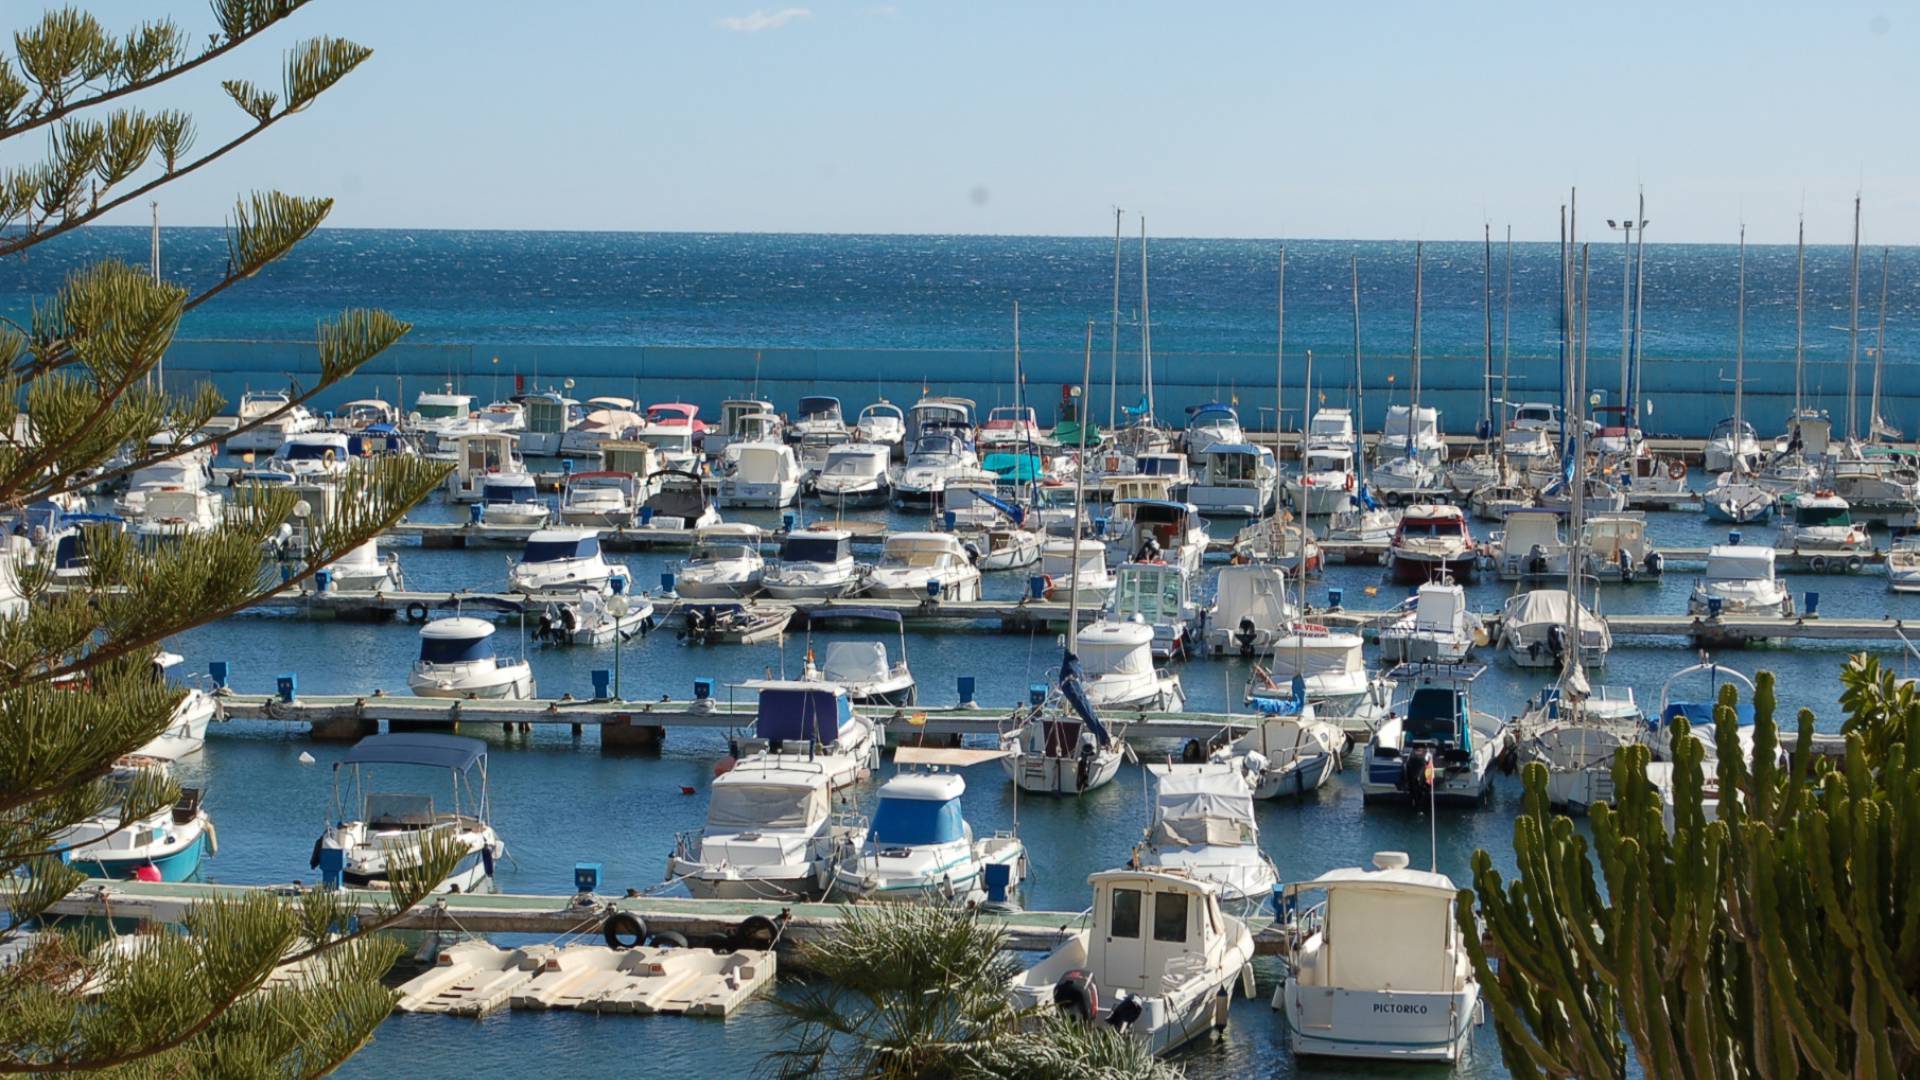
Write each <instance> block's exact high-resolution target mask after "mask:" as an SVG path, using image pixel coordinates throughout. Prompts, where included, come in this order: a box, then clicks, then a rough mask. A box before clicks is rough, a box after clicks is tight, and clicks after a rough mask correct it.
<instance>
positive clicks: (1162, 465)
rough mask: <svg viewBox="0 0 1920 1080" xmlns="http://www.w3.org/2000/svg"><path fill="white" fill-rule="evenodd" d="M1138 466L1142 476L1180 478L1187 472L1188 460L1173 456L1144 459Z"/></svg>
mask: <svg viewBox="0 0 1920 1080" xmlns="http://www.w3.org/2000/svg"><path fill="white" fill-rule="evenodd" d="M1137 465H1138V467H1139V470H1140V475H1141V476H1179V475H1180V474H1181V473H1183V472H1185V471H1186V466H1187V463H1186V460H1185V459H1184V458H1178V457H1174V456H1172V455H1170V454H1169V455H1165V456H1150V457H1143V458H1141V459H1140V460H1139V461H1138V462H1137Z"/></svg>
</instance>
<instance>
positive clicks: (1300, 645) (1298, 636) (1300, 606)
mask: <svg viewBox="0 0 1920 1080" xmlns="http://www.w3.org/2000/svg"><path fill="white" fill-rule="evenodd" d="M1300 397H1301V399H1302V400H1303V401H1305V402H1306V408H1307V409H1308V410H1311V409H1312V408H1313V350H1312V349H1308V350H1307V378H1306V385H1305V387H1304V388H1303V389H1302V390H1301V393H1300ZM1300 415H1302V416H1305V415H1307V413H1305V412H1303V413H1301V414H1300ZM1306 475H1307V426H1306V425H1304V424H1303V425H1301V428H1300V477H1301V479H1302V480H1305V479H1306ZM1306 500H1307V486H1306V484H1305V483H1302V484H1301V485H1300V503H1301V507H1300V517H1299V519H1298V524H1299V526H1300V546H1299V548H1298V549H1297V552H1298V555H1299V558H1300V595H1299V596H1298V597H1297V598H1296V600H1297V602H1296V603H1295V604H1294V608H1293V609H1294V611H1296V612H1301V613H1304V612H1305V611H1306V610H1307V510H1306ZM1273 518H1274V521H1276V522H1278V521H1279V520H1280V509H1279V506H1278V504H1275V506H1274V512H1273ZM1278 531H1279V530H1277V529H1276V530H1275V533H1276V536H1275V543H1274V547H1275V548H1276V549H1277V548H1279V546H1280V544H1279V542H1278V541H1279V537H1278V535H1277V534H1278ZM1293 637H1294V643H1295V644H1294V655H1293V670H1295V671H1299V672H1304V671H1305V668H1304V666H1303V665H1302V664H1301V662H1300V661H1301V657H1302V656H1303V655H1304V650H1305V649H1306V642H1305V641H1304V640H1303V637H1304V635H1303V634H1302V633H1301V632H1300V628H1299V627H1295V628H1294V631H1293Z"/></svg>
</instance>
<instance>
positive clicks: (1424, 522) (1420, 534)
mask: <svg viewBox="0 0 1920 1080" xmlns="http://www.w3.org/2000/svg"><path fill="white" fill-rule="evenodd" d="M1465 533H1466V527H1465V524H1464V523H1463V522H1461V521H1460V520H1459V519H1457V518H1409V519H1407V520H1405V521H1402V522H1401V523H1400V535H1401V536H1403V537H1405V538H1407V539H1409V540H1413V539H1421V538H1427V537H1456V536H1462V535H1465Z"/></svg>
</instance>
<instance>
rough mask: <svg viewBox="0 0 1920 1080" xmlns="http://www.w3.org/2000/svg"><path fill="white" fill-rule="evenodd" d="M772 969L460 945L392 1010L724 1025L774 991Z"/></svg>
mask: <svg viewBox="0 0 1920 1080" xmlns="http://www.w3.org/2000/svg"><path fill="white" fill-rule="evenodd" d="M778 968H779V962H778V961H777V960H776V959H775V955H774V953H773V952H772V951H770V950H759V949H732V950H728V951H725V952H718V951H715V950H712V949H696V948H658V947H654V946H644V945H643V946H637V947H634V948H630V949H620V950H615V949H612V948H609V947H607V946H605V945H589V944H573V945H551V944H548V945H525V946H521V947H519V948H506V947H504V946H499V945H492V944H489V943H487V942H484V941H461V942H457V943H455V944H453V945H449V946H446V947H444V948H442V949H440V950H439V951H438V952H437V953H435V955H434V961H433V965H432V966H431V967H429V968H428V969H427V970H426V971H424V972H421V973H420V974H419V975H416V976H414V977H413V978H411V979H408V980H407V981H406V982H405V983H403V984H401V986H400V992H399V993H400V996H399V999H398V1000H397V1001H395V1003H394V1006H395V1007H396V1008H398V1009H399V1010H400V1011H401V1012H416V1013H438V1014H442V1015H450V1016H472V1017H481V1016H486V1015H487V1014H489V1013H491V1012H494V1011H496V1010H498V1009H501V1008H505V1007H509V1006H510V1007H512V1008H514V1009H526V1010H546V1009H576V1010H579V1011H581V1012H599V1013H637V1014H640V1015H643V1016H644V1015H652V1014H655V1013H666V1014H669V1015H675V1016H719V1017H727V1016H732V1015H733V1012H734V1010H735V1009H738V1008H739V1007H740V1006H741V1005H744V1004H746V1002H747V1000H748V999H749V998H751V997H753V996H754V995H755V994H758V993H760V992H761V991H763V990H766V989H767V988H768V987H771V986H772V985H773V979H774V975H775V973H776V972H777V971H778Z"/></svg>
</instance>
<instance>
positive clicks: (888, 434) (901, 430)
mask: <svg viewBox="0 0 1920 1080" xmlns="http://www.w3.org/2000/svg"><path fill="white" fill-rule="evenodd" d="M854 430H855V431H856V432H858V433H859V436H860V438H861V439H863V440H865V441H866V442H870V443H878V444H880V445H881V446H884V447H886V448H887V452H888V453H889V454H895V453H898V452H899V450H900V443H901V441H902V440H904V439H905V438H906V437H907V420H906V417H905V416H902V415H901V413H900V406H898V405H895V404H894V403H893V402H891V401H887V400H885V399H882V400H880V401H876V402H874V403H873V404H871V405H869V406H867V407H866V408H864V409H861V410H860V419H859V420H858V421H856V422H855V423H854Z"/></svg>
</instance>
